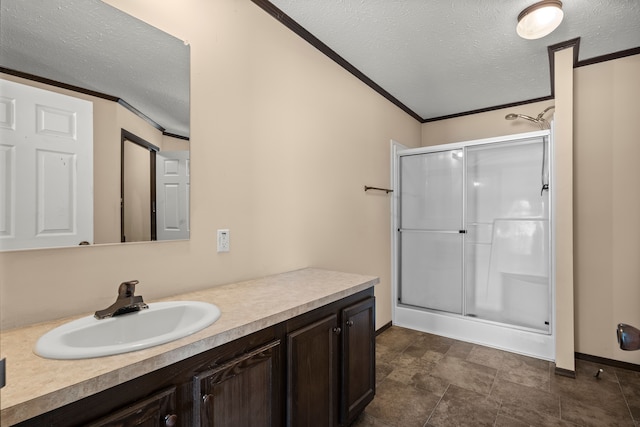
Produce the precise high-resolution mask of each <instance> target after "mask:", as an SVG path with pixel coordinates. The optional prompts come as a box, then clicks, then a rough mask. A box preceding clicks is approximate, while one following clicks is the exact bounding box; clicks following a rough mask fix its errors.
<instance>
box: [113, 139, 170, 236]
mask: <svg viewBox="0 0 640 427" xmlns="http://www.w3.org/2000/svg"><path fill="white" fill-rule="evenodd" d="M121 149H122V158H121V187H120V197H121V198H120V201H121V202H120V212H121V213H120V231H121V233H120V237H121V240H120V241H121V242H148V241H152V240H157V237H156V209H155V207H156V153H157V152H158V151H159V150H160V149H159V148H158V147H157V146H155V145H153V144H151V143H150V142H148V141H146V140H144V139H142V138H140V137H139V136H137V135H134V134H133V133H131V132H128V131H127V130H125V129H122V137H121Z"/></svg>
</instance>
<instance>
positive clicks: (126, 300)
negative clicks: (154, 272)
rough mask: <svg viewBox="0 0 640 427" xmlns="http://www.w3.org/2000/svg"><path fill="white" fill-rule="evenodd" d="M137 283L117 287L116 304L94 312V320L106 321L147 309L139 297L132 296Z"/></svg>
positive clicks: (132, 282)
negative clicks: (109, 318)
mask: <svg viewBox="0 0 640 427" xmlns="http://www.w3.org/2000/svg"><path fill="white" fill-rule="evenodd" d="M138 283H139V282H138V281H137V280H131V281H129V282H122V283H120V286H118V298H116V302H114V303H113V304H111V306H110V307H108V308H105V309H104V310H98V311H96V313H95V314H94V317H95V318H96V319H106V318H108V317H114V316H119V315H121V314H126V313H131V312H133V311H140V310H142V309H145V308H149V306H148V305H147V304H145V303H144V301H143V300H142V297H141V296H140V295H134V294H135V292H136V285H137V284H138Z"/></svg>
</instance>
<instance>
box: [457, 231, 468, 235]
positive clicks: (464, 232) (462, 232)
mask: <svg viewBox="0 0 640 427" xmlns="http://www.w3.org/2000/svg"><path fill="white" fill-rule="evenodd" d="M458 233H460V234H466V233H467V230H458Z"/></svg>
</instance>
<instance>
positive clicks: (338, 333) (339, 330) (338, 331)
mask: <svg viewBox="0 0 640 427" xmlns="http://www.w3.org/2000/svg"><path fill="white" fill-rule="evenodd" d="M333 332H334V333H335V334H336V335H340V332H342V329H340V328H338V327H335V328H333Z"/></svg>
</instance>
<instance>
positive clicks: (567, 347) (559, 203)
mask: <svg viewBox="0 0 640 427" xmlns="http://www.w3.org/2000/svg"><path fill="white" fill-rule="evenodd" d="M573 49H574V48H573V47H571V48H568V49H563V50H560V51H558V52H555V59H554V63H555V67H554V81H555V91H556V93H555V105H556V109H555V114H554V119H555V120H554V134H553V142H554V145H555V148H554V158H553V160H554V166H553V172H552V173H553V174H554V177H553V185H554V186H555V191H553V196H554V198H553V203H554V208H555V218H554V219H555V224H552V230H554V231H555V254H554V255H555V285H556V286H555V311H556V316H555V322H556V324H555V337H556V367H557V368H560V369H564V370H567V371H575V358H574V353H575V344H574V343H575V325H574V318H573V314H574V305H575V301H574V281H573V268H574V265H573V236H574V233H573V231H574V230H573V217H574V214H575V211H574V209H573V94H574V90H575V88H574V85H573Z"/></svg>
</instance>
